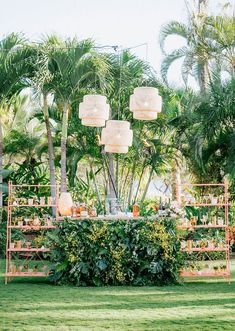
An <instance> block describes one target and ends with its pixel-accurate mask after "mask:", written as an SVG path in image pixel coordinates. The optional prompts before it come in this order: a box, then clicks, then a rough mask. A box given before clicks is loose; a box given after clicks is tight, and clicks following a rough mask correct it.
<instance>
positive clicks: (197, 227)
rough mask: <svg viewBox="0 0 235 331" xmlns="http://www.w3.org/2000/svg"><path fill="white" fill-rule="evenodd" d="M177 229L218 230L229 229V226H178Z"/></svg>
mask: <svg viewBox="0 0 235 331" xmlns="http://www.w3.org/2000/svg"><path fill="white" fill-rule="evenodd" d="M176 227H177V229H191V228H193V229H200V228H203V229H213V228H214V229H218V228H228V225H225V224H224V225H202V224H201V225H177V226H176Z"/></svg>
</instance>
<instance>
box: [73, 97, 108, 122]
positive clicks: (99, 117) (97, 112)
mask: <svg viewBox="0 0 235 331" xmlns="http://www.w3.org/2000/svg"><path fill="white" fill-rule="evenodd" d="M106 101H107V98H106V97H105V96H103V95H99V94H94V95H93V94H90V95H85V96H84V98H83V102H81V103H80V104H79V118H80V119H81V120H82V125H85V126H92V127H102V126H105V121H107V120H108V119H109V105H108V104H107V102H106Z"/></svg>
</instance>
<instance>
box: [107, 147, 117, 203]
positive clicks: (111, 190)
mask: <svg viewBox="0 0 235 331" xmlns="http://www.w3.org/2000/svg"><path fill="white" fill-rule="evenodd" d="M108 161H109V162H108V172H109V198H111V199H112V198H117V190H116V186H115V179H114V178H115V177H114V162H113V154H111V153H109V154H108Z"/></svg>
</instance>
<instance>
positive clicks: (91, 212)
mask: <svg viewBox="0 0 235 331" xmlns="http://www.w3.org/2000/svg"><path fill="white" fill-rule="evenodd" d="M90 217H97V210H96V207H95V205H94V202H93V203H92V206H91V208H90Z"/></svg>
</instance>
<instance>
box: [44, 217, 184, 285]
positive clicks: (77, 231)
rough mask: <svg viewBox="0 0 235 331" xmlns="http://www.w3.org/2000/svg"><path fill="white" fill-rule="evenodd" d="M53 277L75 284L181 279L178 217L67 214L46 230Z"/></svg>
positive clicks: (55, 279) (173, 281)
mask: <svg viewBox="0 0 235 331" xmlns="http://www.w3.org/2000/svg"><path fill="white" fill-rule="evenodd" d="M48 236H49V241H50V243H49V244H50V245H51V247H53V248H52V251H51V261H52V262H53V265H54V267H53V269H52V272H51V277H50V279H51V280H52V281H54V282H55V283H57V284H73V285H76V286H102V285H165V284H173V283H177V282H178V280H179V269H180V267H181V265H182V262H183V261H182V255H181V253H180V242H179V240H178V238H177V234H176V228H175V221H174V220H170V219H165V220H163V219H161V220H149V219H141V220H130V221H125V220H91V219H87V220H77V221H71V220H68V219H67V220H65V221H64V222H63V223H61V224H60V226H59V228H58V229H56V230H55V231H54V232H53V233H50V234H48Z"/></svg>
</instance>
